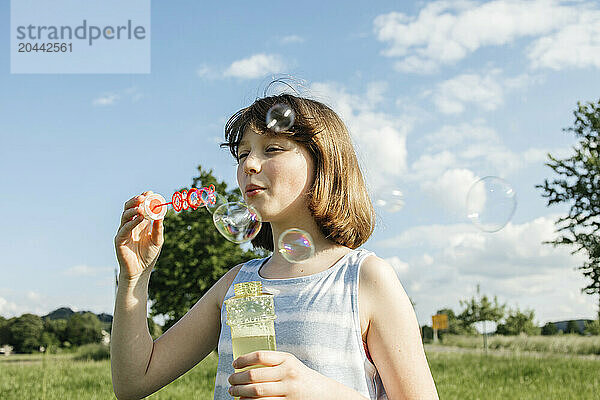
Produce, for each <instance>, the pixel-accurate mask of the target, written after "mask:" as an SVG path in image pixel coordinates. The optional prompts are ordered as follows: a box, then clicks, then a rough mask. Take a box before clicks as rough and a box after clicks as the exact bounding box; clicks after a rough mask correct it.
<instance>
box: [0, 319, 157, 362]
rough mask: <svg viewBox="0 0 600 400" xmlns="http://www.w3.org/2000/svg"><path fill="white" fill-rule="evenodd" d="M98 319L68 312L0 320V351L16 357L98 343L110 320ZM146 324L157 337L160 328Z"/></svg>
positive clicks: (107, 331)
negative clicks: (3, 349)
mask: <svg viewBox="0 0 600 400" xmlns="http://www.w3.org/2000/svg"><path fill="white" fill-rule="evenodd" d="M100 318H101V319H102V320H101V319H100ZM100 318H98V315H96V314H94V313H92V312H79V313H75V312H73V311H72V310H71V309H68V308H61V309H58V310H56V311H54V312H52V313H50V314H48V315H46V316H43V317H40V316H38V315H34V314H23V315H21V316H20V317H12V318H5V317H2V316H0V347H2V346H5V345H9V346H11V347H12V351H13V352H15V353H32V352H37V351H40V349H42V350H43V351H48V352H56V351H60V349H67V348H72V347H78V346H82V345H85V344H89V343H100V342H101V341H102V339H103V336H105V335H106V334H107V333H110V328H111V324H112V322H111V321H112V317H111V316H109V315H107V314H100ZM148 324H149V329H150V333H151V335H152V336H153V337H158V336H160V333H161V329H160V326H158V325H157V324H156V323H154V321H152V319H149V321H148ZM103 331H104V333H103Z"/></svg>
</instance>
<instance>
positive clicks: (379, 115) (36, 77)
mask: <svg viewBox="0 0 600 400" xmlns="http://www.w3.org/2000/svg"><path fill="white" fill-rule="evenodd" d="M177 5H178V6H177V7H174V6H173V5H170V4H168V3H167V2H158V1H154V2H153V3H152V8H151V73H150V74H11V73H10V42H9V37H10V34H11V32H10V24H9V22H10V8H9V2H2V4H1V5H0V15H1V16H2V21H4V24H3V28H2V30H1V31H0V32H2V38H3V40H1V41H0V46H1V47H0V54H1V55H0V60H1V61H2V62H1V63H0V87H2V90H1V91H0V116H1V118H0V135H1V142H0V143H1V144H0V167H1V170H2V175H1V178H0V198H1V199H2V209H3V210H4V216H3V221H2V226H3V229H2V230H0V254H2V256H1V257H0V271H1V273H2V279H1V280H0V315H3V316H11V315H20V314H22V313H24V312H33V313H37V314H43V313H46V312H49V311H51V310H53V309H55V308H58V307H61V306H69V307H72V308H73V309H77V310H93V311H95V312H109V313H112V308H113V290H114V289H113V271H114V268H115V267H116V266H117V262H116V258H115V254H114V244H113V238H114V235H115V232H116V229H117V227H118V225H119V219H120V215H121V212H122V207H123V203H124V202H125V201H126V200H127V199H128V198H130V197H132V196H133V195H135V194H137V193H140V192H142V191H145V190H153V191H154V192H158V193H161V194H163V195H164V196H165V197H169V196H170V195H171V194H172V193H173V191H174V190H176V189H178V188H179V187H181V186H184V185H189V184H190V183H191V179H192V177H193V176H195V174H196V167H197V165H199V164H200V165H202V166H203V167H204V168H209V169H210V168H212V169H213V170H214V173H215V175H216V176H217V177H218V178H220V179H223V180H225V181H226V182H228V184H229V185H230V186H233V185H235V184H236V183H235V163H234V160H233V159H232V158H231V156H230V155H229V153H228V151H227V150H226V149H220V148H219V147H218V142H219V141H221V140H222V139H223V126H224V123H225V121H226V120H227V119H228V118H229V116H230V115H231V114H233V113H234V112H235V111H237V110H238V109H240V108H242V107H244V106H246V105H248V104H250V103H251V102H252V101H253V100H254V98H255V97H256V96H257V95H259V94H260V93H262V91H263V89H264V87H265V85H266V83H268V82H269V80H270V78H271V77H272V76H273V75H277V74H290V75H292V76H293V77H295V78H297V79H302V80H304V81H305V94H307V95H309V96H311V97H312V98H315V99H317V100H320V101H323V102H325V103H327V104H329V105H330V106H332V107H333V109H334V110H336V111H337V112H338V113H339V114H340V116H341V117H342V119H343V120H344V121H345V122H346V124H347V125H348V127H349V129H350V131H351V134H352V136H353V140H354V142H355V145H356V147H357V151H358V155H359V159H360V161H361V165H362V166H363V168H364V172H365V175H366V177H367V181H368V184H369V189H370V190H371V191H372V193H373V196H374V197H377V193H379V192H381V191H384V192H385V191H390V190H400V191H402V193H403V195H404V202H405V204H404V207H403V208H402V209H401V210H400V211H398V212H394V213H390V212H387V211H386V210H380V209H377V211H378V219H377V222H378V225H377V228H376V230H375V233H374V235H373V236H372V237H371V239H370V240H369V241H368V242H367V243H366V244H365V245H364V246H363V247H364V248H367V249H370V250H373V251H375V252H376V253H377V254H378V255H379V256H380V257H382V258H384V259H386V260H387V261H388V262H390V263H391V264H392V265H393V266H394V268H395V269H396V271H397V273H398V277H399V279H400V281H401V283H402V284H403V286H404V288H405V290H406V291H407V293H408V294H409V296H410V297H411V298H412V299H413V300H414V301H415V302H416V307H415V310H416V312H417V316H418V319H419V321H420V322H421V324H424V323H429V324H430V323H431V315H432V314H433V313H434V312H435V311H436V310H437V309H440V308H442V307H451V308H454V309H455V311H458V310H459V300H460V299H466V298H468V297H470V296H472V295H473V294H474V293H475V288H476V285H477V284H478V283H479V284H480V285H481V291H482V292H483V293H486V294H489V295H497V296H498V298H499V300H500V301H502V302H506V303H508V305H509V306H511V307H519V308H520V309H525V308H532V309H534V310H535V312H536V321H537V322H539V323H544V322H546V321H551V320H552V321H553V320H561V319H571V318H592V317H593V316H594V315H595V313H596V307H597V306H596V304H597V298H595V297H592V296H589V295H584V294H581V293H580V288H581V287H583V286H585V284H586V281H585V280H584V278H583V277H582V276H581V273H580V272H578V271H575V270H574V267H576V266H578V265H580V264H581V262H582V258H581V256H572V255H570V254H569V251H568V249H560V248H559V249H554V248H552V247H550V246H546V245H542V244H541V242H542V241H543V240H551V239H552V238H553V237H554V236H555V233H554V226H553V221H554V220H555V219H556V218H557V217H558V215H560V213H564V212H565V211H566V208H565V207H553V208H550V209H548V208H546V207H545V202H544V199H543V198H542V197H541V196H540V192H539V190H537V189H535V187H534V186H535V185H536V184H539V183H542V182H543V180H544V178H546V177H550V176H551V175H550V172H551V171H550V169H549V168H547V167H545V166H544V165H543V164H544V162H545V160H546V153H548V152H551V153H552V154H555V155H559V156H566V155H568V154H569V151H570V146H572V145H573V144H574V142H575V141H574V137H573V136H572V135H571V134H568V133H564V132H563V131H562V128H565V127H568V126H570V125H572V123H573V116H572V111H573V109H574V108H575V107H576V104H577V101H595V100H597V99H598V98H599V95H598V93H599V89H600V79H599V78H600V73H599V70H600V41H599V39H598V38H599V37H600V28H599V27H600V8H599V7H598V5H597V4H596V3H594V2H590V1H588V2H586V1H577V2H558V1H532V2H520V1H499V0H498V1H491V2H465V1H459V2H454V1H449V2H419V3H412V4H406V3H405V4H402V3H400V4H398V3H397V2H377V3H373V2H370V3H368V4H364V5H362V4H360V3H353V4H349V3H347V2H338V1H336V2H312V1H309V2H304V3H302V4H295V5H294V6H293V7H291V6H290V4H289V3H285V2H280V3H278V2H274V3H269V4H268V5H266V6H264V7H260V6H259V5H255V6H247V5H244V6H240V5H227V4H216V3H210V4H203V3H200V2H192V1H189V2H185V3H184V2H179V3H177ZM488 175H493V176H499V177H502V178H503V179H505V180H506V181H508V182H510V184H511V185H512V186H513V188H514V189H515V191H516V193H517V197H518V206H517V209H516V212H515V215H514V217H513V218H512V220H511V222H510V223H509V224H508V225H507V226H506V227H505V228H504V229H502V230H501V231H499V232H496V233H485V232H481V231H479V230H478V229H476V228H475V227H474V226H473V225H472V224H470V222H469V221H468V219H467V218H466V214H465V210H464V202H465V198H466V193H467V191H468V189H469V187H470V186H471V184H472V183H473V182H474V181H475V180H477V179H478V178H479V177H483V176H488ZM165 234H166V235H168V234H169V233H168V232H166V233H165Z"/></svg>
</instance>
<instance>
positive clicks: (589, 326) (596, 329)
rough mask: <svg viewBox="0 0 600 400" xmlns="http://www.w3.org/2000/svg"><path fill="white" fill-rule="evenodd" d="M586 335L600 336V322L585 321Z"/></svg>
mask: <svg viewBox="0 0 600 400" xmlns="http://www.w3.org/2000/svg"><path fill="white" fill-rule="evenodd" d="M584 333H586V334H588V335H595V336H597V335H600V321H598V320H596V321H585V330H584Z"/></svg>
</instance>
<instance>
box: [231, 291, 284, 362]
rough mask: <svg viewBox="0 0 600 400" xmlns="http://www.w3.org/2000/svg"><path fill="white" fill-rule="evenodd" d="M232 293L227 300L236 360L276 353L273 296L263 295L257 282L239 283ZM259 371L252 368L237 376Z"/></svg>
mask: <svg viewBox="0 0 600 400" xmlns="http://www.w3.org/2000/svg"><path fill="white" fill-rule="evenodd" d="M233 290H234V293H235V296H234V297H231V298H229V299H227V300H225V306H226V308H227V325H229V326H230V328H231V344H232V347H233V359H234V360H235V359H236V358H238V357H239V356H241V355H244V354H248V353H251V352H253V351H257V350H277V346H276V344H275V318H276V316H275V306H274V304H273V295H272V294H269V293H264V292H263V291H262V283H261V282H258V281H253V282H242V283H236V284H235V285H233ZM260 367H261V366H260V365H251V366H248V367H245V368H242V369H236V370H235V372H240V371H245V370H247V369H253V368H260Z"/></svg>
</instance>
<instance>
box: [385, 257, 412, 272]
mask: <svg viewBox="0 0 600 400" xmlns="http://www.w3.org/2000/svg"><path fill="white" fill-rule="evenodd" d="M385 261H387V262H388V263H389V264H390V265H391V266H392V268H394V271H396V275H402V274H404V273H406V272H407V271H408V270H409V268H410V266H409V264H408V263H406V262H404V261H402V260H400V258H398V257H389V258H386V259H385Z"/></svg>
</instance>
